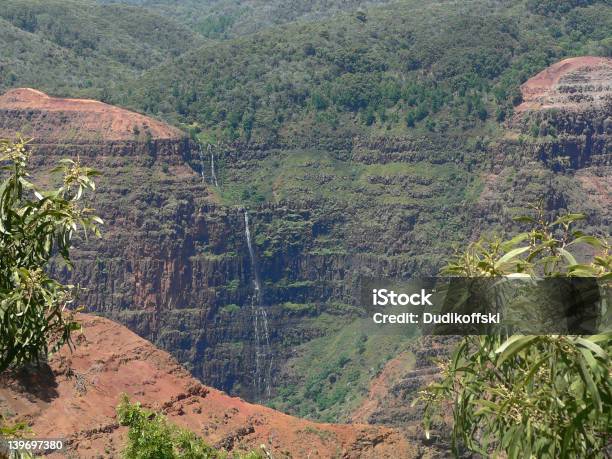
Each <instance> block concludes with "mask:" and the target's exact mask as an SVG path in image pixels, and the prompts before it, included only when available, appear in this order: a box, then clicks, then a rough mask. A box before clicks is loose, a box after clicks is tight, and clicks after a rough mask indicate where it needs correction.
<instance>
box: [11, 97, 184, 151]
mask: <svg viewBox="0 0 612 459" xmlns="http://www.w3.org/2000/svg"><path fill="white" fill-rule="evenodd" d="M0 110H1V111H10V112H11V113H12V116H13V118H15V117H16V115H18V114H19V113H20V112H21V113H22V114H24V116H23V118H24V120H23V123H22V124H24V125H28V128H29V129H30V130H31V132H26V133H25V134H27V135H30V136H32V137H37V138H38V137H40V138H45V139H61V138H66V137H71V138H72V137H79V136H80V137H82V138H84V139H86V140H87V139H95V138H97V137H100V136H101V138H103V139H104V140H106V141H112V140H134V139H137V138H139V137H141V138H150V139H176V138H181V137H183V136H184V134H183V133H182V132H181V131H180V130H179V129H176V128H174V127H172V126H169V125H167V124H165V123H162V122H161V121H157V120H155V119H153V118H149V117H147V116H144V115H141V114H139V113H135V112H131V111H129V110H125V109H122V108H119V107H114V106H112V105H108V104H105V103H103V102H99V101H96V100H88V99H63V98H57V97H50V96H48V95H47V94H45V93H43V92H41V91H37V90H36V89H31V88H19V89H13V90H10V91H8V92H6V93H5V94H4V95H2V96H0ZM15 112H16V113H15ZM38 124H40V126H39V125H38Z"/></svg>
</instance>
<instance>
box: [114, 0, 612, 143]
mask: <svg viewBox="0 0 612 459" xmlns="http://www.w3.org/2000/svg"><path fill="white" fill-rule="evenodd" d="M590 3H592V4H591V5H588V6H576V7H573V8H570V10H569V11H568V12H567V14H564V15H553V16H548V17H546V20H544V18H543V16H542V15H540V14H539V13H538V12H537V11H536V12H531V11H530V10H529V9H528V8H527V7H526V5H525V3H524V2H506V3H502V2H488V1H473V2H456V3H453V4H448V3H438V2H428V3H427V4H423V2H415V1H403V2H399V3H397V4H394V5H393V6H389V7H380V8H375V9H374V8H373V9H371V10H370V11H368V14H367V21H365V22H364V21H362V20H360V19H359V18H357V17H356V16H355V15H354V14H346V15H339V16H338V17H336V18H333V19H329V20H325V21H319V22H316V23H298V24H292V25H288V26H282V27H276V28H273V29H270V30H266V31H263V32H260V33H257V34H255V35H251V36H248V37H244V38H238V39H233V40H229V41H227V42H223V43H221V44H219V43H215V44H214V45H205V46H203V47H202V48H200V49H197V50H194V51H192V52H189V53H186V54H183V55H181V56H180V57H178V58H176V59H173V60H172V61H171V62H168V63H166V64H164V65H162V66H160V67H159V68H155V69H154V70H151V71H150V72H149V73H146V74H145V75H144V76H143V77H142V78H138V79H137V80H135V81H134V82H133V83H131V84H129V85H128V86H127V87H126V89H125V91H124V94H123V95H121V96H120V97H116V98H115V99H113V100H114V101H115V102H119V103H122V104H129V105H132V106H134V107H137V108H141V109H144V110H146V111H147V112H150V113H153V114H159V115H162V116H164V117H167V118H168V119H169V120H172V121H175V122H182V123H186V124H193V123H194V122H196V123H197V125H198V126H199V127H200V129H202V130H203V131H204V132H205V133H207V135H214V136H215V137H216V138H219V139H223V140H235V139H240V140H242V141H265V142H277V141H282V143H290V144H299V145H304V144H306V145H312V144H313V143H316V144H321V143H324V142H328V141H330V139H334V141H335V142H337V141H338V139H339V138H352V137H353V136H355V135H357V134H361V135H363V134H364V133H368V134H371V135H377V134H378V135H380V134H382V133H386V134H399V133H409V134H410V133H412V134H414V133H416V132H420V133H428V132H438V133H445V134H452V133H457V134H460V133H462V132H465V131H470V130H473V129H482V126H483V124H486V123H487V121H488V120H494V121H501V120H503V119H504V118H506V117H507V116H508V115H509V114H510V112H511V110H512V106H513V105H515V104H517V103H518V102H520V92H519V85H520V84H521V83H522V82H524V81H525V80H526V79H527V78H528V77H529V76H531V75H533V74H535V73H536V72H538V71H539V70H541V69H542V68H544V67H545V66H547V65H549V64H551V63H553V62H554V61H557V60H559V59H561V58H563V57H566V56H571V55H577V54H603V53H605V52H606V46H607V45H606V43H607V42H605V40H606V39H607V38H608V37H607V34H606V33H605V31H606V30H610V28H612V14H610V9H609V7H608V6H607V5H605V2H590ZM415 130H416V131H415ZM315 133H316V138H313V135H315Z"/></svg>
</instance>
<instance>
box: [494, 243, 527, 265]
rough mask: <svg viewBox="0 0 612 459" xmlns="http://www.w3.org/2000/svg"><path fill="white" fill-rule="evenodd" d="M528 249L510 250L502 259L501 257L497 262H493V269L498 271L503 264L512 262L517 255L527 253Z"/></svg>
mask: <svg viewBox="0 0 612 459" xmlns="http://www.w3.org/2000/svg"><path fill="white" fill-rule="evenodd" d="M529 249H530V247H519V248H516V249H513V250H511V251H510V252H508V253H506V254H505V255H504V256H503V257H501V258H500V259H499V260H497V261H496V262H495V265H494V267H495V269H499V268H500V267H501V266H503V265H504V264H505V263H508V262H509V261H510V260H513V259H514V258H516V257H518V256H519V255H521V254H523V253H525V252H527V251H528V250H529Z"/></svg>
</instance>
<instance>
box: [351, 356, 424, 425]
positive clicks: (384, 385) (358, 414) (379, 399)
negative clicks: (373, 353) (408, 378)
mask: <svg viewBox="0 0 612 459" xmlns="http://www.w3.org/2000/svg"><path fill="white" fill-rule="evenodd" d="M413 367H414V354H412V352H408V351H406V352H402V353H401V354H399V355H398V356H397V357H395V358H393V359H391V360H389V362H387V364H386V365H385V367H384V368H383V371H382V372H381V373H380V374H379V375H378V376H377V377H376V378H374V379H373V380H372V382H371V383H370V392H369V393H368V398H367V399H365V400H364V401H363V403H362V404H361V405H360V406H359V407H358V408H357V409H356V410H355V411H353V414H352V416H351V421H353V422H368V421H367V420H368V418H369V417H370V416H371V415H372V414H373V413H374V412H375V411H376V410H378V409H380V408H381V405H382V403H383V400H384V398H385V397H387V396H388V395H389V392H390V391H391V388H392V387H393V385H394V384H396V383H397V382H398V381H400V380H401V379H402V378H403V377H404V376H405V375H406V374H407V373H408V372H409V371H410V370H412V368H413Z"/></svg>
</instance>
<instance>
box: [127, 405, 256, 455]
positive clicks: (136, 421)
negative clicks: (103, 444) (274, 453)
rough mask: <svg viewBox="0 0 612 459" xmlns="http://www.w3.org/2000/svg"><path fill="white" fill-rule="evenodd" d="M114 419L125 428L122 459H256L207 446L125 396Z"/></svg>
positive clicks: (187, 431)
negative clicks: (126, 439)
mask: <svg viewBox="0 0 612 459" xmlns="http://www.w3.org/2000/svg"><path fill="white" fill-rule="evenodd" d="M117 419H118V420H119V423H120V424H121V425H123V426H127V427H129V432H128V441H127V445H126V446H125V450H124V451H123V457H124V458H125V459H225V458H227V459H230V458H233V459H259V458H263V457H265V456H264V455H263V454H260V453H257V452H248V453H244V454H240V453H233V454H229V453H226V452H224V451H219V450H216V449H214V448H212V447H210V446H208V445H207V444H206V443H204V441H203V440H202V439H201V438H200V437H198V436H197V435H195V434H194V433H193V432H191V431H189V430H186V429H182V428H180V427H177V426H175V425H174V424H171V423H170V422H168V420H167V419H166V417H165V416H163V415H161V414H159V413H155V412H153V411H149V410H146V409H144V408H142V407H141V406H140V403H130V400H129V399H128V397H127V395H125V394H124V396H123V397H122V399H121V402H120V404H119V406H118V407H117Z"/></svg>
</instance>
